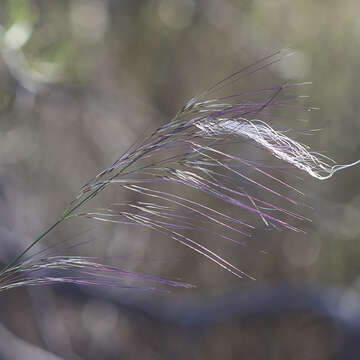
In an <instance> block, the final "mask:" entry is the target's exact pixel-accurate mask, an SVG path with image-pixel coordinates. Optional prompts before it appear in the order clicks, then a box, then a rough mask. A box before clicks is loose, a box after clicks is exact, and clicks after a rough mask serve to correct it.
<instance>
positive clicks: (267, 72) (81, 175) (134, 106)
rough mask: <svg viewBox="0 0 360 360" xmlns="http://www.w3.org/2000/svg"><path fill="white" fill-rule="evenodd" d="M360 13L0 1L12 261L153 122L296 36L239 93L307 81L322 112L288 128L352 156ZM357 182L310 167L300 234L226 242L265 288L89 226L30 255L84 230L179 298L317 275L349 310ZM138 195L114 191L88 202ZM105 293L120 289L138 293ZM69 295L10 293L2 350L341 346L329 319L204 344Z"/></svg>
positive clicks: (0, 171) (286, 5) (305, 4)
mask: <svg viewBox="0 0 360 360" xmlns="http://www.w3.org/2000/svg"><path fill="white" fill-rule="evenodd" d="M359 12H360V3H359V2H358V1H357V0H345V1H341V2H339V1H331V0H326V1H323V0H317V1H313V0H304V1H296V2H294V1H291V0H277V1H261V0H243V1H230V0H222V1H217V0H148V1H140V0H107V1H106V0H63V1H48V0H43V1H42V0H32V1H30V0H8V1H6V0H0V116H1V118H0V214H1V216H0V233H1V249H2V251H1V254H0V261H1V262H2V264H6V263H7V262H8V261H9V260H10V259H11V258H12V257H13V256H15V255H16V254H18V253H19V251H20V250H21V249H23V248H24V247H25V246H26V245H27V244H29V243H30V242H31V241H32V240H33V239H35V238H36V237H37V236H38V235H39V234H40V232H41V231H42V230H43V229H45V228H46V227H47V226H49V225H50V224H52V223H53V222H54V221H55V220H56V219H58V217H59V216H60V215H61V214H62V212H63V211H64V209H65V207H66V206H67V205H68V204H69V202H70V201H71V200H72V199H73V198H74V196H75V195H76V194H77V193H78V191H79V189H80V187H81V186H82V185H83V184H84V183H86V181H87V180H89V179H90V178H92V177H93V176H94V175H95V174H96V173H98V172H99V171H101V170H102V169H104V168H106V167H108V166H109V165H111V164H112V163H113V162H114V161H115V160H116V159H117V157H118V156H119V155H120V154H121V153H122V152H123V151H125V150H126V149H127V147H128V146H129V145H130V144H131V143H133V142H134V141H135V140H136V139H138V138H139V137H140V136H142V135H143V134H144V132H145V131H148V130H149V129H150V130H153V129H155V128H156V127H158V126H160V125H161V124H164V123H165V122H166V121H169V120H170V119H171V118H172V116H174V114H176V112H177V111H178V109H179V108H181V106H182V105H183V104H184V103H185V102H186V101H187V100H189V99H190V98H191V97H193V96H194V95H196V94H198V93H199V92H201V91H202V90H203V89H205V88H207V87H209V86H210V85H212V84H213V83H215V82H216V81H218V80H221V79H222V78H224V77H226V76H227V75H228V74H230V73H231V72H232V71H234V70H237V69H240V68H241V67H242V66H245V65H248V64H250V63H252V62H254V61H256V60H257V59H259V58H262V57H263V56H266V55H268V54H271V53H272V52H274V51H276V50H278V49H283V48H288V47H290V48H291V49H292V51H293V52H294V55H293V56H291V57H288V58H287V59H285V60H284V61H282V62H281V64H277V65H275V66H273V67H270V68H267V69H264V70H263V71H261V72H259V73H257V74H256V75H255V76H254V77H247V78H246V79H244V80H242V81H241V82H239V83H238V84H237V85H236V86H237V89H238V91H246V90H247V89H249V88H252V89H253V88H254V87H255V88H266V87H269V86H274V85H279V84H282V83H284V82H285V81H295V82H296V81H299V82H303V81H312V82H313V84H312V86H307V87H304V88H301V89H300V92H301V94H303V95H309V99H308V100H307V104H308V105H311V106H314V107H318V108H319V110H317V111H312V112H307V113H305V114H301V113H298V112H295V113H294V112H293V110H292V108H291V107H289V108H287V109H285V110H284V113H283V115H282V118H281V121H282V126H283V128H285V129H287V128H297V129H301V128H303V129H307V130H308V129H321V131H318V132H315V133H314V135H313V136H308V137H306V138H305V141H306V142H307V143H308V144H309V145H311V146H312V148H313V149H314V150H315V151H321V152H322V153H324V154H326V155H328V156H330V157H332V158H334V159H335V160H336V161H337V162H339V163H346V162H352V161H355V160H357V159H359V158H360V147H359V144H360V143H359V129H360V122H359V117H358V110H359V104H360V102H359V95H360V89H359V86H360V85H359V84H360V81H359V80H360V61H359V59H360V20H359V16H358V14H359ZM299 119H301V120H300V121H299ZM270 125H271V124H270ZM244 157H245V156H244ZM359 180H360V168H359V167H354V168H350V169H347V170H345V171H343V172H341V173H338V174H336V176H334V177H333V178H331V179H330V180H328V181H317V180H313V179H310V178H309V177H307V176H305V175H304V176H303V179H302V180H301V182H300V184H301V188H302V190H303V191H304V192H305V194H306V203H308V204H311V206H312V209H311V208H307V209H306V215H307V216H308V217H310V218H312V219H313V223H312V224H310V225H309V224H308V225H306V229H305V230H306V232H307V233H306V234H305V235H304V234H295V233H291V232H287V231H282V232H279V231H276V230H274V231H271V232H269V231H266V230H261V229H259V231H258V234H257V236H256V238H255V239H254V240H252V242H250V243H249V244H248V246H245V247H239V246H236V245H234V244H229V243H226V242H223V243H219V244H216V249H217V250H219V251H220V252H221V253H222V254H223V255H224V256H231V259H232V261H233V262H234V263H235V264H236V265H238V266H239V267H240V268H241V269H243V270H244V271H246V272H247V273H249V274H250V275H252V276H254V277H255V278H256V279H257V280H256V281H255V282H253V281H249V280H239V279H237V278H235V277H233V276H232V275H231V274H229V273H227V272H224V271H222V270H221V269H220V268H218V267H216V266H215V265H214V264H212V263H209V262H207V261H206V260H204V259H202V258H201V257H199V256H197V255H196V254H194V253H192V252H191V251H190V250H189V249H186V248H184V247H181V246H180V245H178V244H176V243H175V242H172V241H170V240H168V239H166V238H164V237H161V236H159V234H155V233H151V232H146V231H144V230H141V229H138V228H134V227H126V226H121V225H118V226H112V225H108V224H105V223H96V222H93V221H91V220H86V219H74V220H71V221H69V222H67V223H64V224H63V225H62V226H61V228H59V229H58V230H56V231H54V232H53V233H51V234H50V235H49V236H48V237H47V239H46V240H45V241H44V242H43V244H41V245H39V246H38V247H37V249H36V250H37V251H39V250H40V249H41V248H42V246H50V245H51V244H55V243H57V242H59V241H63V240H66V239H73V240H74V241H75V242H76V241H78V242H79V243H80V242H82V241H87V240H91V242H90V243H88V244H86V245H84V246H81V247H78V248H76V249H72V250H71V253H74V254H81V255H88V256H98V257H99V258H106V257H109V256H111V257H112V258H113V259H115V260H113V261H112V262H113V263H114V264H116V265H118V266H120V267H123V268H126V269H129V270H136V271H140V272H144V273H148V274H152V275H158V276H163V277H166V278H172V279H181V280H183V281H186V282H190V283H192V284H195V285H196V286H197V287H196V288H194V289H190V290H189V289H186V290H184V289H182V290H177V289H176V290H171V292H170V293H169V294H167V295H166V299H167V300H166V301H168V302H169V303H175V302H176V303H179V304H181V303H182V302H185V301H188V300H189V299H192V297H194V296H203V297H205V298H206V297H207V296H209V297H214V296H226V294H227V293H228V292H229V291H240V292H244V293H246V291H248V289H249V288H251V289H252V288H254V287H258V286H263V285H264V284H278V283H287V284H300V285H302V284H322V285H323V286H329V287H330V286H335V287H344V289H345V292H344V299H343V300H341V301H343V304H342V305H341V306H342V307H343V308H344V311H346V309H347V308H352V307H354V306H356V304H358V296H359V291H360V282H359V281H360V278H359V270H360V262H359V260H358V259H359V257H360V242H359V236H358V235H359V233H360V222H359V220H358V219H359V215H360V187H359V186H358V184H359ZM297 183H299V181H298V180H297ZM131 196H132V195H131V194H124V193H121V194H118V193H117V192H116V191H114V192H111V191H110V192H105V193H104V194H102V195H101V196H99V198H97V199H95V201H94V202H93V203H92V205H93V206H94V207H96V206H102V205H103V206H104V204H108V203H109V202H111V201H112V200H113V199H116V200H120V199H124V197H126V198H130V197H131ZM263 250H266V252H265V253H264V251H263ZM98 290H99V291H106V292H109V294H108V296H109V297H111V298H118V299H119V298H121V297H123V296H124V297H128V296H136V297H137V298H138V297H140V298H141V297H142V296H143V295H142V292H140V291H137V292H135V295H134V291H132V290H121V289H120V290H112V291H111V292H110V291H108V290H102V289H98ZM83 291H84V294H85V292H86V291H88V290H83ZM73 292H74V289H73V288H71V287H68V288H66V287H65V288H61V289H60V290H59V288H56V287H42V288H38V287H35V288H18V289H15V290H11V291H8V292H5V293H2V294H1V297H0V302H1V309H2V310H1V324H2V325H1V326H2V328H1V330H0V337H1V339H0V343H1V344H3V345H2V346H4V347H5V346H7V347H9V349H10V348H11V350H9V353H8V354H5V353H4V354H3V355H2V356H3V358H4V359H22V358H25V355H24V354H26V358H28V359H32V358H33V359H42V358H44V359H45V358H46V359H48V358H49V359H52V358H54V359H55V358H65V359H119V358H124V359H168V358H180V359H182V358H189V359H190V358H194V359H225V358H229V359H230V358H242V357H243V358H252V359H282V358H287V359H290V358H291V359H328V358H331V356H332V354H333V350H334V349H333V341H332V337H331V336H332V335H331V331H330V330H331V329H329V327H328V326H326V325H324V324H323V323H322V322H321V321H320V320H316V319H315V320H314V319H312V317H311V315H309V314H302V315H298V316H297V317H295V318H291V317H290V318H289V317H286V316H285V315H284V318H281V319H277V320H276V321H273V320H266V321H265V320H264V321H257V322H255V323H252V322H246V323H240V324H239V323H237V322H236V321H235V319H234V321H231V322H226V323H223V324H222V325H221V326H218V327H215V328H212V329H210V330H208V331H206V332H205V333H202V334H203V336H202V338H201V340H200V339H198V338H196V341H195V340H194V337H193V336H189V335H187V334H186V332H182V331H180V330H176V329H175V330H172V331H169V329H168V328H166V327H165V328H164V326H162V325H159V324H158V323H156V321H154V322H152V320H148V319H147V320H146V319H144V318H143V317H141V316H138V315H137V314H136V312H135V313H134V312H133V311H130V310H129V308H130V309H131V304H130V305H129V304H128V306H127V309H122V308H121V307H119V306H115V305H114V303H113V302H111V301H105V300H104V299H100V300H99V298H95V297H94V296H93V295H92V294H91V293H90V292H89V293H86V294H87V295H84V294H83V295H84V296H82V297H80V298H79V297H78V296H77V295H76V296H75V295H74V293H73ZM146 296H147V297H149V294H147V295H146ZM156 296H157V295H156V294H154V297H153V299H154V300H155V299H156ZM150 299H151V296H150ZM165 335H166V336H165ZM21 351H22V352H21ZM184 354H186V355H184ZM175 355H176V356H177V357H176V356H175Z"/></svg>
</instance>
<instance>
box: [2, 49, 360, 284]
mask: <svg viewBox="0 0 360 360" xmlns="http://www.w3.org/2000/svg"><path fill="white" fill-rule="evenodd" d="M283 57H284V56H283V53H282V52H281V51H278V52H275V53H273V54H271V55H270V56H267V57H264V58H262V59H260V60H258V61H257V62H255V63H253V64H251V65H249V66H247V67H245V68H243V69H241V70H240V71H237V72H235V73H233V74H231V75H230V76H228V77H226V78H225V79H224V80H222V81H220V82H218V83H216V84H215V85H214V86H212V87H210V88H209V89H207V90H206V91H204V92H203V93H201V94H200V95H198V96H195V97H193V98H192V99H190V100H189V101H188V102H187V103H186V104H185V105H184V106H183V107H182V108H181V110H180V111H179V112H178V113H177V114H176V115H175V117H174V118H173V119H172V120H171V121H169V122H168V123H166V124H164V125H162V126H160V127H159V128H158V129H156V130H155V131H154V132H153V133H152V134H150V135H149V136H147V137H145V138H144V139H142V140H141V141H140V142H137V143H135V144H133V145H132V146H131V147H130V148H129V149H128V150H127V151H126V152H125V153H124V154H122V155H121V156H120V157H119V158H118V159H117V160H116V161H115V162H114V163H113V164H112V165H111V166H110V167H108V168H107V169H105V170H103V171H102V172H100V173H99V174H98V175H97V176H96V177H95V178H93V179H92V180H91V181H89V182H88V183H87V184H86V185H85V186H83V188H82V189H81V191H80V193H79V194H78V196H76V198H75V199H74V200H73V201H72V203H71V204H70V206H69V207H68V208H67V209H66V210H65V212H64V213H63V215H62V216H61V217H60V219H59V220H57V221H56V222H55V223H54V225H52V226H51V227H49V228H48V229H47V230H46V231H44V232H43V233H42V234H41V235H40V236H39V237H38V238H37V239H36V240H35V241H34V242H32V243H31V244H29V246H28V247H27V248H26V249H25V250H24V251H23V252H22V253H20V254H19V256H17V257H16V258H15V259H14V260H13V261H12V262H10V263H9V264H8V265H7V266H6V267H5V268H4V269H3V270H2V271H1V272H0V290H7V289H9V288H12V287H16V286H21V285H38V284H49V283H51V284H53V283H75V284H85V285H111V286H123V285H122V281H121V280H122V279H123V278H124V277H127V278H129V277H130V278H134V279H139V278H140V279H141V280H143V281H150V282H155V283H161V284H165V285H169V286H184V287H189V284H186V283H182V282H176V281H169V280H164V279H159V278H155V277H151V276H147V275H143V274H138V273H134V272H127V271H125V270H122V269H119V268H116V267H110V266H107V265H102V264H98V263H96V262H93V259H89V258H83V257H61V256H54V255H52V256H46V257H42V258H36V259H30V260H26V261H24V260H23V258H24V255H25V254H27V253H28V252H29V251H30V249H32V248H33V247H34V246H35V245H36V244H37V243H38V242H40V241H41V240H42V239H43V238H44V237H45V236H46V235H47V234H48V233H50V232H51V231H52V230H53V229H54V228H55V227H57V226H58V225H60V224H61V223H62V222H63V221H65V220H67V219H69V218H72V217H74V216H83V217H88V218H91V219H96V220H101V221H106V222H112V223H119V224H134V225H141V226H144V227H147V228H150V229H153V230H155V231H157V232H159V233H162V234H165V235H166V236H167V237H169V238H171V239H173V240H174V241H176V242H178V243H180V244H182V245H185V246H187V247H189V248H190V249H192V250H193V251H195V252H197V253H198V254H200V255H202V256H204V257H206V258H207V259H209V260H211V261H213V262H214V263H216V264H217V265H219V266H220V267H222V268H223V269H225V270H227V271H229V272H230V273H232V274H234V275H235V276H237V277H239V278H243V277H245V278H250V279H253V277H252V276H250V275H248V274H247V273H245V272H244V271H242V270H241V269H240V268H239V267H237V266H235V265H234V264H233V263H231V262H230V261H228V260H226V259H225V258H224V257H222V256H220V255H219V254H218V253H217V252H215V251H214V250H212V249H211V248H210V247H208V246H206V245H204V244H203V243H201V242H200V241H197V239H196V236H195V234H196V233H197V232H211V235H212V236H213V237H215V238H216V237H219V238H222V239H225V240H229V241H232V242H234V243H239V244H242V243H243V241H242V240H241V239H242V238H245V239H246V238H248V237H251V236H252V232H253V230H254V229H255V228H256V226H257V224H258V220H259V219H260V221H261V222H262V224H263V225H265V226H266V227H269V228H280V229H288V230H292V231H296V232H299V231H302V230H301V228H299V227H298V226H297V225H296V224H294V222H297V221H307V220H308V219H307V218H306V217H305V216H304V215H302V214H301V213H300V212H299V211H297V209H298V208H301V205H302V201H301V200H299V197H301V196H302V195H303V194H302V193H301V191H300V190H298V189H296V188H295V187H294V186H293V185H291V184H289V183H288V182H287V181H286V180H285V179H284V177H283V176H282V174H281V175H278V174H279V172H280V173H281V171H284V172H286V171H287V170H289V169H291V168H293V169H296V170H297V171H301V172H305V173H307V174H309V175H310V176H312V177H314V178H317V179H320V180H324V179H327V178H329V177H331V176H332V175H333V174H334V173H335V172H336V171H338V170H341V169H344V168H345V167H348V166H352V165H354V164H356V163H358V162H355V163H353V164H349V165H336V164H335V163H334V162H333V161H332V160H331V159H329V158H328V157H325V156H323V155H321V154H319V153H316V152H312V151H311V150H310V148H309V147H308V146H307V145H305V144H302V143H301V142H299V141H297V140H295V139H293V138H292V137H290V135H291V133H290V132H288V131H287V130H283V129H278V130H277V129H275V128H274V127H272V126H270V125H269V121H268V119H271V117H276V116H277V112H278V111H280V110H282V109H283V108H287V107H288V105H289V99H290V101H293V100H294V98H296V97H286V96H283V94H284V92H285V91H286V90H288V89H294V88H297V87H299V86H303V85H306V84H308V83H293V84H289V83H286V84H281V85H279V86H276V87H271V88H265V89H260V90H256V91H248V92H243V93H238V94H232V95H226V96H216V94H217V93H218V92H219V91H220V90H223V89H224V88H226V87H227V86H229V85H230V84H233V83H234V82H236V81H238V80H239V79H241V78H242V77H246V76H249V75H251V74H254V73H256V72H258V71H260V70H262V69H264V68H266V67H269V66H270V65H272V64H274V63H277V62H279V61H281V60H282V59H283ZM252 97H255V98H256V99H257V100H249V98H251V99H252ZM259 97H261V99H260V100H258V98H259ZM304 110H306V108H305V106H304ZM264 118H265V119H267V120H266V121H265V120H264ZM243 143H246V144H252V145H255V146H256V148H257V149H260V150H262V151H263V152H266V153H268V154H269V155H270V157H271V158H273V160H274V161H276V162H277V164H276V165H267V164H265V163H264V162H262V161H261V160H260V161H257V160H251V159H248V158H247V157H246V156H244V157H243V156H240V155H239V146H240V145H242V144H243ZM169 185H171V186H172V187H171V186H169ZM109 186H117V187H119V188H121V189H123V190H125V191H132V192H135V193H137V194H139V197H140V198H141V201H129V202H122V203H114V204H111V205H110V206H109V207H107V208H106V209H102V210H94V211H88V212H81V211H80V210H81V208H82V206H83V205H84V204H86V203H87V202H88V201H90V200H91V199H92V198H94V197H95V196H97V195H98V194H99V193H100V192H101V191H103V190H104V189H105V188H107V187H109ZM168 189H169V190H168ZM176 189H178V190H176ZM188 190H191V191H195V193H197V194H201V195H203V196H205V197H206V198H210V199H211V198H212V199H217V200H218V201H219V203H221V204H222V206H213V205H212V203H211V202H210V203H209V202H207V201H204V202H202V201H198V200H197V199H196V198H194V197H193V196H189V192H188ZM288 192H292V193H294V194H295V196H294V197H291V196H290V195H288ZM139 197H138V198H139ZM269 199H270V200H269ZM227 207H231V209H237V210H239V211H241V212H235V211H230V212H229V211H226V208H227ZM241 214H243V215H241ZM245 214H246V216H245ZM210 229H211V230H210ZM49 271H50V272H51V273H52V274H53V275H52V276H49V274H48V273H49ZM57 271H60V273H61V274H60V275H57ZM64 274H65V275H64Z"/></svg>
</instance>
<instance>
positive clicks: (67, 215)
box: [0, 174, 118, 276]
mask: <svg viewBox="0 0 360 360" xmlns="http://www.w3.org/2000/svg"><path fill="white" fill-rule="evenodd" d="M117 175H118V174H116V176H117ZM114 177H115V176H113V177H111V178H110V180H109V181H111V180H112V179H113V178H114ZM107 184H108V182H106V183H103V184H102V185H101V186H99V187H98V188H97V189H95V190H94V191H92V192H91V193H90V194H89V195H88V196H86V197H85V198H84V199H82V200H81V201H80V202H79V203H78V204H76V205H75V206H73V207H70V208H69V209H68V210H66V211H65V212H64V214H63V215H62V216H61V218H60V219H59V220H58V221H56V223H54V224H53V225H51V226H50V227H49V228H47V229H46V230H45V231H44V232H43V233H42V234H41V235H40V236H39V237H38V238H36V240H34V241H33V242H32V243H31V244H30V245H29V246H27V247H26V248H25V249H24V250H23V251H22V252H21V253H20V254H19V255H18V256H16V257H15V258H14V259H13V260H12V261H10V262H9V263H8V264H7V265H6V266H5V267H4V268H3V269H2V270H1V271H0V276H1V275H2V274H4V272H5V271H6V270H8V269H9V268H10V267H12V266H13V265H15V264H16V263H17V262H18V261H19V260H20V259H21V258H22V257H23V256H24V255H25V254H26V253H27V252H28V251H29V250H30V249H31V248H32V247H33V246H35V245H36V244H37V243H38V242H39V241H40V240H41V239H43V238H44V237H45V236H46V235H47V234H48V233H49V232H50V231H52V230H53V229H55V228H56V227H57V226H58V225H59V224H60V223H62V222H63V221H64V220H65V219H66V218H67V217H69V215H71V214H72V213H73V212H74V211H75V210H76V209H78V208H79V207H80V206H81V205H83V204H84V203H85V202H86V201H88V200H89V199H90V198H92V197H94V196H95V195H96V194H97V193H98V192H99V191H101V190H102V189H103V188H104V187H105V186H106V185H107Z"/></svg>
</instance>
